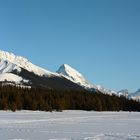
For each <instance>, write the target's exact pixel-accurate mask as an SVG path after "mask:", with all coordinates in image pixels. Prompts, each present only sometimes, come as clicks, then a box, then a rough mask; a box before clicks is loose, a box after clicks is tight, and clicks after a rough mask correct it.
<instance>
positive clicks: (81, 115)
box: [0, 111, 140, 140]
mask: <svg viewBox="0 0 140 140" xmlns="http://www.w3.org/2000/svg"><path fill="white" fill-rule="evenodd" d="M139 124H140V113H136V112H86V111H64V112H52V113H50V112H39V111H37V112H31V111H18V112H14V113H13V112H10V111H8V112H5V111H0V139H1V140H140V133H139V132H140V125H139Z"/></svg>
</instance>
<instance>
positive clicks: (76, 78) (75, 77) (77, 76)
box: [56, 64, 93, 88]
mask: <svg viewBox="0 0 140 140" xmlns="http://www.w3.org/2000/svg"><path fill="white" fill-rule="evenodd" d="M56 72H57V73H58V74H60V75H62V76H64V77H66V78H67V79H69V80H70V81H72V82H74V83H77V84H78V85H80V86H83V87H85V88H93V85H91V84H90V83H89V82H88V81H87V80H86V79H85V78H84V76H83V75H82V74H81V73H79V72H78V71H76V70H75V69H73V68H72V67H71V66H69V65H68V64H63V65H62V66H60V68H59V69H58V70H57V71H56Z"/></svg>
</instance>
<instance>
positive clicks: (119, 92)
mask: <svg viewBox="0 0 140 140" xmlns="http://www.w3.org/2000/svg"><path fill="white" fill-rule="evenodd" d="M117 94H118V95H119V96H125V97H128V96H129V91H128V89H122V90H120V91H118V92H117Z"/></svg>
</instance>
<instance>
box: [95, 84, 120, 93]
mask: <svg viewBox="0 0 140 140" xmlns="http://www.w3.org/2000/svg"><path fill="white" fill-rule="evenodd" d="M96 87H97V89H98V90H99V91H100V92H101V93H104V94H108V95H113V94H115V95H117V92H115V91H113V90H110V89H106V88H104V87H102V86H101V85H96Z"/></svg>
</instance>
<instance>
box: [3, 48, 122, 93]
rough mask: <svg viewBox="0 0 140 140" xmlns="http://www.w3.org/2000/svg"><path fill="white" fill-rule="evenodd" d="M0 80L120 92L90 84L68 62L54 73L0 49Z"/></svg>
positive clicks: (22, 83) (42, 85) (61, 87)
mask: <svg viewBox="0 0 140 140" xmlns="http://www.w3.org/2000/svg"><path fill="white" fill-rule="evenodd" d="M0 82H4V83H7V82H10V83H11V82H12V83H15V84H20V85H24V84H25V85H28V86H41V87H47V88H55V89H78V90H81V89H82V90H83V89H86V90H92V91H95V90H96V91H99V92H101V93H104V94H109V95H112V94H116V95H118V94H121V93H120V92H119V93H118V94H117V92H115V91H113V90H109V89H106V88H104V87H102V86H100V85H94V84H91V83H90V82H89V81H88V80H87V79H86V78H85V77H84V76H83V75H82V74H81V73H80V72H78V71H77V70H75V69H74V68H72V67H71V66H69V65H68V64H63V65H62V66H60V67H59V69H58V70H57V72H56V73H54V72H51V71H49V70H46V69H44V68H41V67H39V66H36V65H34V64H32V63H31V62H30V61H29V60H28V59H26V58H24V57H21V56H16V55H14V54H13V53H9V52H5V51H1V50H0Z"/></svg>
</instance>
